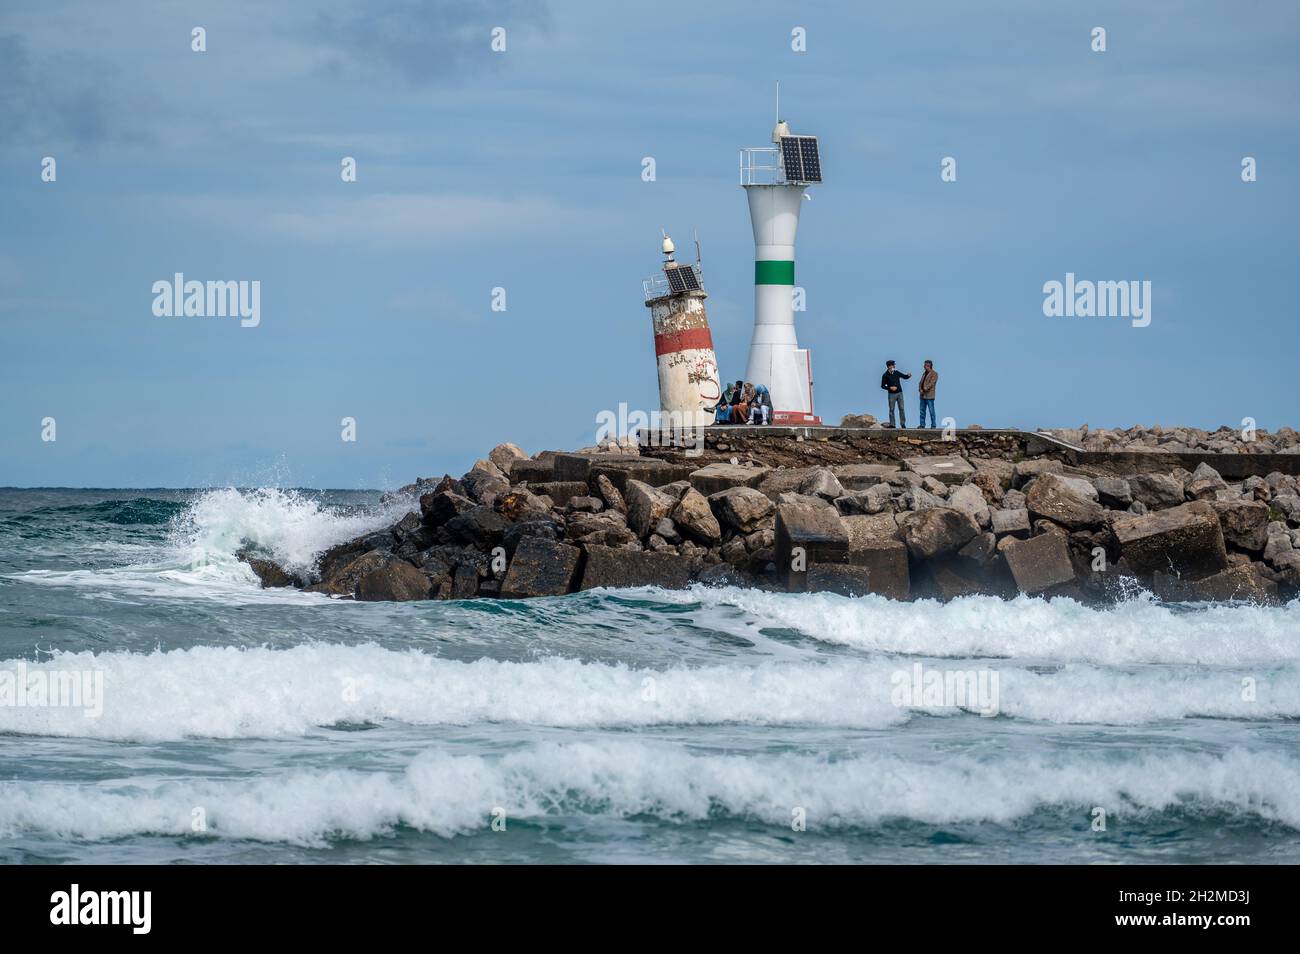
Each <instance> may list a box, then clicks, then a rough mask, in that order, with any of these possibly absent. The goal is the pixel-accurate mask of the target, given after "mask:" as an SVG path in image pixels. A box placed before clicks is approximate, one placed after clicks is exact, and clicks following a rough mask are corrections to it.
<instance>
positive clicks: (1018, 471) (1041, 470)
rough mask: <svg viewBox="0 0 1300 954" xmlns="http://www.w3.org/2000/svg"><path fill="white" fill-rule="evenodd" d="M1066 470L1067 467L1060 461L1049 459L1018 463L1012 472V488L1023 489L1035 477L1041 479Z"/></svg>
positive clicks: (1043, 458) (1033, 458)
mask: <svg viewBox="0 0 1300 954" xmlns="http://www.w3.org/2000/svg"><path fill="white" fill-rule="evenodd" d="M1064 470H1065V465H1064V464H1062V463H1061V462H1060V461H1059V460H1052V459H1051V458H1049V457H1031V458H1030V459H1029V460H1022V461H1018V462H1017V463H1016V465H1015V467H1014V468H1013V469H1012V471H1011V486H1012V487H1022V486H1024V485H1025V484H1027V483H1029V481H1031V480H1033V479H1034V478H1035V477H1041V476H1042V475H1043V474H1059V473H1062V472H1064Z"/></svg>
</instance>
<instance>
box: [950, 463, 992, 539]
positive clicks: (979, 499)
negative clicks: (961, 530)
mask: <svg viewBox="0 0 1300 954" xmlns="http://www.w3.org/2000/svg"><path fill="white" fill-rule="evenodd" d="M977 476H978V475H977ZM948 506H949V507H952V508H953V509H954V510H964V511H965V512H966V513H968V514H970V516H971V518H972V519H974V521H975V522H976V523H978V524H979V525H980V526H981V527H987V526H988V524H989V503H988V500H987V499H985V497H984V491H983V490H981V489H980V488H979V487H978V486H977V485H976V484H974V483H969V484H962V485H961V486H960V487H955V488H953V490H952V492H951V493H949V494H948Z"/></svg>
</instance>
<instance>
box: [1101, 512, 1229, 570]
mask: <svg viewBox="0 0 1300 954" xmlns="http://www.w3.org/2000/svg"><path fill="white" fill-rule="evenodd" d="M1111 528H1112V530H1113V531H1114V533H1115V538H1116V539H1117V540H1118V541H1119V545H1120V548H1121V552H1122V554H1123V558H1124V560H1125V562H1127V563H1128V565H1129V566H1130V567H1132V568H1133V570H1134V571H1135V572H1136V573H1138V574H1143V575H1146V574H1151V573H1154V572H1155V571H1156V570H1161V571H1163V572H1165V573H1174V574H1177V575H1178V576H1181V577H1184V578H1189V579H1195V578H1197V577H1202V576H1209V575H1211V574H1213V573H1217V572H1219V571H1220V570H1223V569H1225V568H1226V567H1227V565H1228V554H1227V551H1226V550H1225V548H1224V544H1223V531H1222V530H1221V529H1220V527H1219V517H1218V515H1217V514H1216V513H1215V512H1214V508H1213V507H1212V506H1210V504H1208V503H1205V502H1203V501H1195V502H1193V503H1188V504H1181V505H1179V506H1177V507H1172V508H1169V509H1167V510H1160V511H1157V512H1156V513H1153V514H1150V515H1148V516H1145V517H1137V516H1133V517H1117V518H1116V519H1115V520H1114V522H1113V523H1112V525H1111Z"/></svg>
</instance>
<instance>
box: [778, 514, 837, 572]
mask: <svg viewBox="0 0 1300 954" xmlns="http://www.w3.org/2000/svg"><path fill="white" fill-rule="evenodd" d="M848 553H849V535H848V532H847V531H846V530H845V528H844V524H843V522H842V521H841V520H840V515H839V513H838V512H837V511H836V510H835V508H834V507H830V506H818V505H817V504H812V503H783V504H781V505H780V506H778V507H777V508H776V540H775V553H774V562H775V563H776V566H777V571H778V572H779V573H780V574H781V575H782V576H783V577H784V578H785V580H786V584H787V586H788V587H789V588H790V589H801V588H802V587H803V584H804V582H805V580H806V577H807V569H808V567H809V566H811V565H812V564H814V563H844V562H845V561H846V559H847V557H848Z"/></svg>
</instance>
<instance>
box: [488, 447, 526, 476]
mask: <svg viewBox="0 0 1300 954" xmlns="http://www.w3.org/2000/svg"><path fill="white" fill-rule="evenodd" d="M488 460H490V461H492V463H493V464H495V465H496V467H497V470H499V471H500V472H501V474H502V476H504V477H507V478H508V477H510V476H511V471H512V469H513V468H514V464H515V462H516V461H521V460H528V455H527V454H525V453H524V452H523V451H522V450H520V449H519V447H518V446H517V445H515V444H510V443H506V444H498V445H497V446H496V447H494V448H492V449H491V450H490V451H488Z"/></svg>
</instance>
